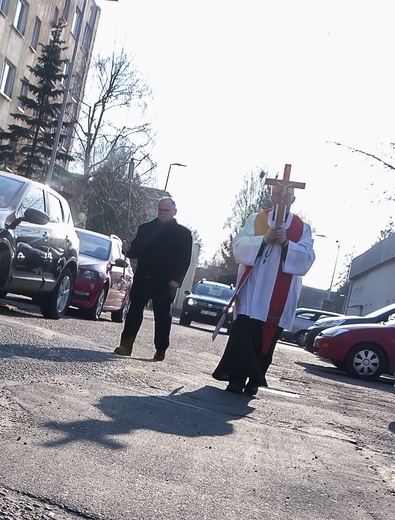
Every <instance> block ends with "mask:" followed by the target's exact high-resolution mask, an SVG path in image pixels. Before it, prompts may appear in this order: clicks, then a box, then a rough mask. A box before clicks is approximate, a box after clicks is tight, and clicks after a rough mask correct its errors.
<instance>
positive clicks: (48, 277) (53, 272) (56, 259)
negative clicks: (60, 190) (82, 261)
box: [42, 191, 69, 286]
mask: <svg viewBox="0 0 395 520" xmlns="http://www.w3.org/2000/svg"><path fill="white" fill-rule="evenodd" d="M46 213H47V214H48V216H49V222H48V224H47V225H46V226H45V227H46V229H45V233H46V243H47V247H48V253H47V258H46V261H45V262H44V263H43V265H42V276H43V278H44V280H45V283H46V284H47V285H49V286H52V285H54V284H55V283H56V281H57V279H58V277H59V275H60V273H61V272H62V270H63V268H64V266H65V264H66V261H67V249H68V247H69V245H68V242H67V241H68V238H67V234H68V225H67V224H66V223H65V215H64V210H63V206H62V202H61V200H60V199H59V198H58V197H56V195H55V194H54V193H52V192H50V191H48V192H47V193H46Z"/></svg>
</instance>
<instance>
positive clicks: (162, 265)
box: [126, 218, 192, 301]
mask: <svg viewBox="0 0 395 520" xmlns="http://www.w3.org/2000/svg"><path fill="white" fill-rule="evenodd" d="M191 253H192V235H191V232H190V230H189V229H187V228H186V227H184V226H181V225H180V224H178V222H177V221H176V220H175V219H174V218H173V219H172V220H171V221H170V222H166V223H161V222H159V220H158V219H157V218H156V219H154V220H152V221H151V222H147V223H145V224H141V225H140V226H139V228H138V230H137V234H136V238H135V239H134V240H133V241H132V243H131V246H130V249H129V251H128V252H127V253H126V256H128V257H129V258H136V259H137V269H136V272H135V275H134V280H133V286H132V292H131V295H132V297H133V296H137V297H139V296H143V297H147V298H152V299H158V300H166V301H173V300H174V297H175V295H176V291H177V289H176V288H171V287H169V282H170V281H171V280H176V281H177V282H178V283H179V284H180V285H181V283H182V281H183V279H184V277H185V274H186V272H187V270H188V267H189V264H190V262H191Z"/></svg>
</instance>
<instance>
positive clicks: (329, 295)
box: [327, 240, 340, 300]
mask: <svg viewBox="0 0 395 520" xmlns="http://www.w3.org/2000/svg"><path fill="white" fill-rule="evenodd" d="M336 244H337V253H336V259H335V265H334V266H333V273H332V280H331V284H330V286H329V290H328V297H327V299H328V300H330V298H331V291H332V285H333V279H334V278H335V272H336V266H337V260H338V258H339V251H340V242H339V241H338V240H336Z"/></svg>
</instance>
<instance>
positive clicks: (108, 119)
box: [74, 49, 152, 180]
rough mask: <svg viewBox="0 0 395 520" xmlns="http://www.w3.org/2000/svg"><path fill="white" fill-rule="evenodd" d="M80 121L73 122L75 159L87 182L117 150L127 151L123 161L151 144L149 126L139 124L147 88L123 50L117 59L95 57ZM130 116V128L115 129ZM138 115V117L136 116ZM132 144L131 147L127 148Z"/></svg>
mask: <svg viewBox="0 0 395 520" xmlns="http://www.w3.org/2000/svg"><path fill="white" fill-rule="evenodd" d="M85 93H86V94H85V98H84V100H83V101H82V104H81V114H80V119H79V120H78V121H76V136H75V143H76V144H75V152H74V157H75V159H76V160H77V161H79V162H80V163H82V164H83V173H84V177H85V179H86V180H89V178H90V177H91V176H92V175H93V174H94V172H95V171H96V169H97V168H98V167H99V166H100V165H101V164H102V163H104V162H105V161H107V160H108V158H109V157H110V156H111V155H112V154H113V153H114V152H116V151H117V150H119V149H121V148H123V149H124V150H126V149H127V147H128V146H129V154H125V157H126V160H130V159H131V157H132V155H136V153H137V152H139V151H140V152H141V154H142V155H144V156H145V158H147V159H148V158H149V154H148V153H143V152H142V150H144V149H146V147H147V146H148V145H149V144H152V137H151V135H150V134H151V128H150V125H149V123H146V122H141V120H142V117H143V115H144V110H145V108H146V101H145V100H146V98H148V96H149V95H150V90H149V88H148V87H147V86H146V85H145V84H144V83H143V81H142V80H141V78H140V76H139V74H138V73H137V71H136V70H135V69H134V68H133V63H132V61H131V59H130V58H129V57H128V55H127V54H126V53H125V52H124V50H123V49H122V50H121V51H120V53H119V54H118V55H115V54H112V55H111V56H109V57H106V58H102V57H100V56H99V57H98V58H97V59H96V60H95V61H94V62H93V65H92V68H91V71H90V75H89V79H88V85H87V88H86V89H85ZM125 112H128V113H129V114H130V118H131V124H130V125H127V126H126V125H117V123H116V121H117V120H118V121H121V120H123V119H124V114H125ZM139 112H140V113H139ZM130 143H132V144H130Z"/></svg>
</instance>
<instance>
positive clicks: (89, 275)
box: [78, 269, 99, 280]
mask: <svg viewBox="0 0 395 520" xmlns="http://www.w3.org/2000/svg"><path fill="white" fill-rule="evenodd" d="M78 276H79V277H80V278H84V279H85V280H97V279H98V278H99V273H98V271H91V270H89V269H83V270H81V271H80V272H79V273H78Z"/></svg>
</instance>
